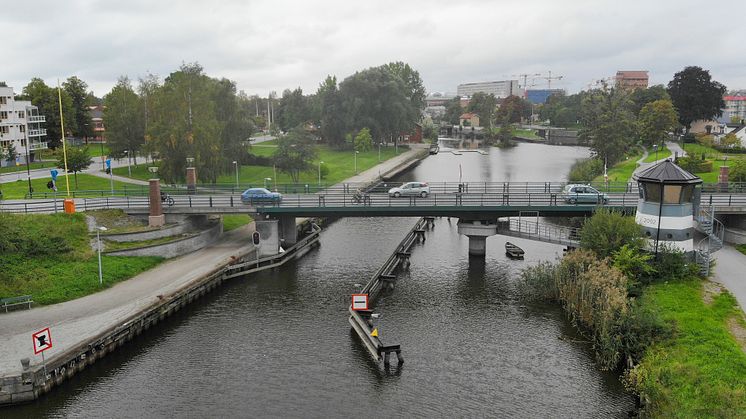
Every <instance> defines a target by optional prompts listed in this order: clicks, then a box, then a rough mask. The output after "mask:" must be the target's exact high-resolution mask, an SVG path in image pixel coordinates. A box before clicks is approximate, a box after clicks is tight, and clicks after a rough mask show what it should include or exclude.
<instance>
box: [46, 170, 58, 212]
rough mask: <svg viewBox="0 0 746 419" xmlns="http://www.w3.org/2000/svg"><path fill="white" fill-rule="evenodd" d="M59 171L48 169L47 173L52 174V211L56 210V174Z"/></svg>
mask: <svg viewBox="0 0 746 419" xmlns="http://www.w3.org/2000/svg"><path fill="white" fill-rule="evenodd" d="M59 173H60V172H58V171H57V169H52V170H50V171H49V174H50V175H52V190H53V191H54V212H57V175H58V174H59Z"/></svg>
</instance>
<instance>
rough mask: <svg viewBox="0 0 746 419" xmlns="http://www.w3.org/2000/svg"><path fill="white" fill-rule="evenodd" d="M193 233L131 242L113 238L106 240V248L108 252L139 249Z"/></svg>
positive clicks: (169, 241) (175, 239) (179, 238)
mask: <svg viewBox="0 0 746 419" xmlns="http://www.w3.org/2000/svg"><path fill="white" fill-rule="evenodd" d="M191 236H193V234H181V235H178V236H168V237H159V238H157V239H149V240H137V241H131V242H115V241H112V240H104V241H105V243H106V246H104V249H105V251H106V252H115V251H117V250H127V249H137V248H140V247H147V246H155V245H157V244H166V243H171V242H175V241H177V240H181V239H183V238H186V237H191Z"/></svg>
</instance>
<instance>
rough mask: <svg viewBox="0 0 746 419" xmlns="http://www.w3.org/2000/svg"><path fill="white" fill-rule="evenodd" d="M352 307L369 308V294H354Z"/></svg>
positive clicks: (354, 308)
mask: <svg viewBox="0 0 746 419" xmlns="http://www.w3.org/2000/svg"><path fill="white" fill-rule="evenodd" d="M352 309H353V310H367V309H368V294H352Z"/></svg>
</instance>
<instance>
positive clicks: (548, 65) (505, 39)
mask: <svg viewBox="0 0 746 419" xmlns="http://www.w3.org/2000/svg"><path fill="white" fill-rule="evenodd" d="M744 16H746V1H744V0H726V1H719V2H714V3H713V2H703V1H701V0H700V1H693V0H670V1H669V0H646V1H631V0H627V1H618V0H617V1H606V0H589V1H579V0H533V1H532V0H520V1H503V0H500V1H497V0H495V1H486V0H485V1H453V0H452V1H444V0H427V1H409V0H398V1H389V0H370V1H354V0H346V1H309V0H297V1H286V0H271V1H263V0H214V1H196V0H182V1H166V0H160V1H158V0H108V1H107V0H62V1H60V0H34V1H23V0H4V1H3V4H2V6H0V28H2V31H1V32H0V33H2V35H3V41H2V43H0V81H6V82H7V83H8V85H10V86H13V87H15V88H16V92H20V90H21V88H22V87H23V86H24V85H26V84H27V83H28V81H29V79H30V78H31V77H41V78H43V79H44V80H45V81H46V82H47V84H50V85H56V79H57V78H60V79H61V80H64V79H66V78H67V77H69V76H71V75H76V76H78V77H79V78H81V79H83V80H84V81H85V82H87V83H88V85H89V87H90V88H91V89H92V90H94V92H95V93H96V95H98V96H102V95H104V94H106V93H107V92H108V91H109V90H110V89H111V87H112V85H113V84H114V83H115V82H116V80H117V78H118V77H119V76H120V75H128V76H129V77H130V78H131V79H134V80H137V78H138V77H141V76H143V75H145V74H147V73H148V72H150V73H153V74H156V75H158V76H159V77H161V79H162V78H163V77H165V76H167V75H168V74H169V73H170V72H172V71H174V70H175V69H177V68H178V67H179V65H180V64H181V63H182V62H195V61H196V62H199V63H200V64H201V65H202V66H203V67H204V69H205V71H206V73H207V74H208V75H210V76H212V77H227V78H229V79H231V80H234V81H235V82H236V83H237V85H238V88H239V89H241V90H244V91H245V92H246V93H248V94H259V95H262V96H266V95H267V92H269V91H271V90H275V91H277V92H278V93H281V92H282V90H284V89H286V88H295V87H299V86H300V87H301V88H303V91H304V92H306V93H312V92H314V91H316V89H317V87H318V85H319V83H320V82H321V80H322V79H324V78H325V77H326V75H328V74H333V75H336V76H337V78H338V79H339V80H342V79H344V78H345V77H347V76H348V75H350V74H352V73H354V72H355V71H356V70H361V69H364V68H367V67H371V66H377V65H380V64H384V63H387V62H391V61H404V62H407V63H409V64H410V65H412V66H413V67H414V68H415V69H416V70H418V71H419V72H420V75H421V76H422V79H423V81H424V83H425V87H426V88H427V90H428V91H446V92H455V90H456V86H457V85H458V84H459V83H463V82H470V81H486V80H503V79H509V78H513V79H515V78H516V77H511V76H512V75H516V74H521V73H531V74H533V73H542V74H543V75H546V74H547V73H548V71H551V72H552V74H553V75H561V76H563V78H562V79H561V80H554V81H553V82H552V87H562V88H565V89H567V90H568V91H569V92H571V93H573V92H576V91H578V90H581V89H584V88H586V87H587V85H588V84H589V83H591V82H592V81H593V80H597V79H601V78H604V77H609V76H613V75H614V74H615V73H616V71H617V70H649V71H650V78H651V83H653V84H656V83H664V84H665V83H667V82H668V81H669V80H670V79H671V78H672V76H673V74H674V73H675V72H676V71H679V70H681V69H682V68H683V67H685V66H687V65H698V66H701V67H703V68H705V69H708V70H710V72H711V74H712V76H713V78H714V79H715V80H717V81H720V82H721V83H723V84H725V85H726V86H727V87H728V89H738V88H746V55H745V54H744V53H743V52H744V50H746V46H745V43H746V38H744V36H743V34H744V24H743V23H742V22H741V20H742V19H743V17H744ZM529 83H531V78H529ZM535 83H536V87H537V88H543V87H546V86H547V82H546V80H543V79H536V80H535Z"/></svg>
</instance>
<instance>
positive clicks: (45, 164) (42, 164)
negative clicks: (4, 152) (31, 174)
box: [0, 161, 57, 173]
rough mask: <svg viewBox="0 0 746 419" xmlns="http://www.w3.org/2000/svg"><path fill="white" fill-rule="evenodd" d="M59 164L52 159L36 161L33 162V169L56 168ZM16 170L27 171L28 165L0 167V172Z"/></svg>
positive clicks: (13, 171)
mask: <svg viewBox="0 0 746 419" xmlns="http://www.w3.org/2000/svg"><path fill="white" fill-rule="evenodd" d="M55 166H57V164H56V163H55V162H52V161H35V162H31V170H35V169H44V168H50V169H52V168H54V167H55ZM15 172H24V173H25V172H26V165H25V164H24V165H21V166H9V167H0V173H15Z"/></svg>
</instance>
